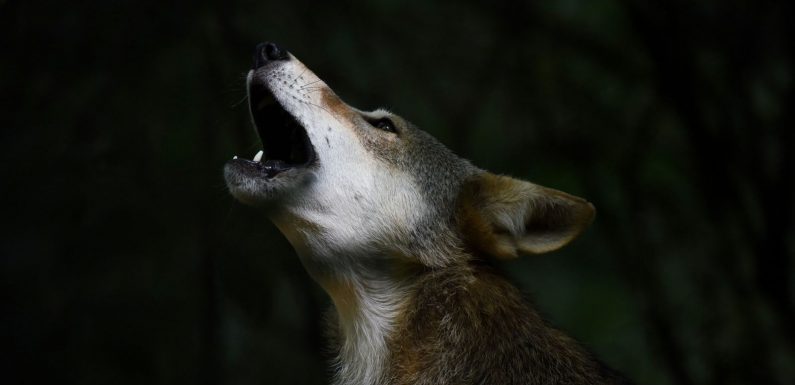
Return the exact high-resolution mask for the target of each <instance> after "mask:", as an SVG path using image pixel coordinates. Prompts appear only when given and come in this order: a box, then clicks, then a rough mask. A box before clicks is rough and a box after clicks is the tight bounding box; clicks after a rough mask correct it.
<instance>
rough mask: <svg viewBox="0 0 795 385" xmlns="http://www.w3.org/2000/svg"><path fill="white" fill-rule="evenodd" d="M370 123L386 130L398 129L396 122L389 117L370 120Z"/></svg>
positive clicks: (395, 130)
mask: <svg viewBox="0 0 795 385" xmlns="http://www.w3.org/2000/svg"><path fill="white" fill-rule="evenodd" d="M370 124H372V125H373V127H375V128H378V129H381V130H384V131H388V132H397V129H395V123H392V121H391V120H389V119H388V118H381V119H378V120H376V121H373V122H370Z"/></svg>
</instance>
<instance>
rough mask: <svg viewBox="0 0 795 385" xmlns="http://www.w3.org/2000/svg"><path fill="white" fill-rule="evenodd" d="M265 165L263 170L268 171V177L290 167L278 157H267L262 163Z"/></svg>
mask: <svg viewBox="0 0 795 385" xmlns="http://www.w3.org/2000/svg"><path fill="white" fill-rule="evenodd" d="M262 164H263V165H264V166H265V172H267V173H268V176H269V177H272V176H274V175H276V174H278V173H280V172H282V171H284V170H287V169H288V168H290V167H289V166H288V164H287V162H285V161H283V160H279V159H268V160H266V161H265V162H263V163H262Z"/></svg>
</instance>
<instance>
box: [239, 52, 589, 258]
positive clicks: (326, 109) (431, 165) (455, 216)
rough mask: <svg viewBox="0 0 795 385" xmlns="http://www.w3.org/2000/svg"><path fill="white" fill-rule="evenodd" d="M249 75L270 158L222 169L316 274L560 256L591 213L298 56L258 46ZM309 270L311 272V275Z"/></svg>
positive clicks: (253, 110)
mask: <svg viewBox="0 0 795 385" xmlns="http://www.w3.org/2000/svg"><path fill="white" fill-rule="evenodd" d="M254 63H255V64H254V68H253V69H252V70H251V71H249V73H248V76H247V90H248V99H249V107H250V111H251V116H252V120H253V123H254V126H255V127H256V129H257V132H258V134H259V137H260V139H261V141H262V145H263V150H264V156H263V155H262V154H258V155H257V156H255V159H253V160H247V159H242V158H236V159H233V160H231V161H229V162H228V163H227V164H226V166H225V170H224V174H225V178H226V181H227V185H228V187H229V190H230V192H231V193H232V195H234V196H235V197H236V198H237V199H238V200H240V201H241V202H244V203H247V204H251V205H256V206H262V207H265V208H266V211H267V212H268V215H269V216H270V218H271V219H272V220H273V221H274V223H275V224H276V225H277V226H278V227H279V229H280V230H281V231H282V232H283V233H284V234H285V235H286V236H287V238H288V239H289V240H290V242H291V243H292V244H293V246H294V247H295V248H296V250H297V251H298V253H299V255H301V257H302V259H303V260H304V261H305V262H306V261H310V262H311V263H310V265H311V266H312V268H311V269H310V270H315V272H317V273H321V274H322V273H324V272H325V273H328V272H333V271H335V270H337V269H341V268H349V267H350V266H353V265H357V266H367V265H383V264H385V263H386V264H391V263H394V264H400V265H402V264H405V265H419V266H426V267H442V266H446V265H449V264H453V263H460V262H462V261H465V260H467V259H471V258H481V257H487V256H490V257H496V258H511V257H515V256H517V255H518V254H520V253H531V254H534V253H544V252H548V251H552V250H555V249H557V248H559V247H562V246H563V245H565V244H566V243H568V242H570V241H571V240H572V239H574V238H575V237H576V236H577V235H579V234H580V232H582V230H584V229H585V228H586V227H587V225H588V224H589V223H590V222H591V220H592V218H593V216H594V209H593V206H592V205H591V204H590V203H588V202H587V201H585V200H583V199H580V198H577V197H574V196H571V195H568V194H566V193H563V192H560V191H556V190H553V189H549V188H545V187H541V186H539V185H535V184H532V183H530V182H525V181H521V180H517V179H513V178H510V177H506V176H499V175H494V174H491V173H488V172H486V171H483V170H481V169H478V168H477V167H475V166H473V165H472V164H470V163H469V162H468V161H466V160H464V159H462V158H459V157H458V156H456V155H455V154H453V153H452V152H451V151H449V150H448V149H447V148H446V147H445V146H443V145H442V144H440V143H439V142H438V141H436V140H435V139H434V138H433V137H431V136H430V135H428V134H427V133H425V132H424V131H422V130H420V129H418V128H417V127H415V126H414V125H412V124H411V123H409V122H408V121H407V120H405V119H403V118H402V117H400V116H397V115H395V114H393V113H391V112H389V111H385V110H375V111H361V110H358V109H356V108H354V107H351V106H349V105H347V104H345V102H343V101H342V100H341V99H340V98H339V97H338V96H337V95H336V94H335V93H334V92H333V91H332V90H331V88H329V86H328V85H327V84H326V83H325V82H324V81H323V80H321V79H320V78H318V77H317V75H315V74H314V73H313V72H312V71H310V70H309V69H308V68H307V67H306V66H304V64H302V63H301V62H300V61H298V60H297V59H296V58H295V57H294V56H293V55H291V54H290V53H288V52H287V51H285V50H283V49H281V48H279V47H278V46H276V45H275V44H272V43H264V44H261V45H260V46H258V48H257V50H256V52H255V60H254ZM310 272H312V271H310Z"/></svg>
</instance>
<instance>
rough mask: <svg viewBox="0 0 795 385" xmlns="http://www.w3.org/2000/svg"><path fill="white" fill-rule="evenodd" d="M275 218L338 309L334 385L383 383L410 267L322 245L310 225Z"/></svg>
mask: <svg viewBox="0 0 795 385" xmlns="http://www.w3.org/2000/svg"><path fill="white" fill-rule="evenodd" d="M278 219H279V218H277V220H274V223H275V224H276V225H277V227H279V229H280V230H281V231H282V233H283V234H284V235H285V236H286V237H287V239H288V240H289V241H290V243H291V244H292V245H293V247H294V248H295V250H296V252H297V254H298V256H299V258H300V259H301V263H302V264H303V265H304V268H305V269H306V270H307V272H308V273H309V275H310V276H311V277H312V278H313V279H314V280H315V281H316V282H318V283H319V284H320V285H321V286H322V287H323V289H324V290H325V291H326V292H327V293H328V294H329V296H330V297H331V300H332V301H333V303H334V307H335V309H336V313H337V325H336V326H337V328H338V329H337V330H334V331H333V332H334V333H333V334H336V335H337V336H338V338H337V340H338V341H337V342H338V345H339V353H338V356H337V357H336V360H335V367H336V370H337V375H336V380H335V384H336V385H354V384H355V385H377V384H382V383H384V382H385V379H384V372H385V367H386V363H387V360H388V359H389V355H388V349H387V343H388V340H389V338H390V334H391V333H392V331H393V330H394V328H395V325H396V323H397V320H398V318H399V315H400V314H401V311H402V310H403V307H404V304H405V303H406V301H407V298H408V293H407V292H408V290H409V287H410V281H409V279H408V278H403V277H408V276H410V274H409V272H410V269H408V268H406V267H405V266H397V265H395V263H393V262H390V261H391V259H390V258H388V257H386V256H383V255H370V254H367V255H363V254H365V253H364V252H361V251H360V252H358V253H357V252H350V251H348V252H343V251H342V250H333V248H332V247H326V246H327V243H326V242H324V241H323V240H322V239H320V238H318V237H316V234H317V233H318V231H314V229H313V228H312V226H311V225H306V224H305V223H301V226H296V225H295V223H296V221H295V220H294V219H293V220H291V221H289V222H287V221H283V220H278Z"/></svg>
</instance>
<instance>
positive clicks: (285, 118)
mask: <svg viewBox="0 0 795 385" xmlns="http://www.w3.org/2000/svg"><path fill="white" fill-rule="evenodd" d="M249 109H250V111H251V116H252V119H253V121H254V126H255V127H256V129H257V134H258V135H259V138H260V141H261V142H262V151H260V152H258V153H257V154H256V155H255V156H254V159H252V160H248V159H242V158H237V157H236V158H235V159H236V160H237V161H239V162H242V163H245V164H247V165H248V166H250V167H254V168H255V169H256V170H257V171H259V172H260V173H262V174H263V175H264V176H265V177H267V178H273V177H275V176H276V175H279V174H281V173H283V172H285V171H288V170H291V169H296V168H302V167H307V166H309V165H311V164H312V163H313V162H314V161H315V150H314V148H313V147H312V142H310V140H309V136H308V135H307V133H306V129H304V127H303V126H301V124H300V123H299V122H298V121H297V120H296V119H295V117H294V116H293V115H291V114H290V113H289V112H287V110H285V109H284V107H282V105H281V104H279V102H278V101H277V100H276V98H275V97H274V96H273V94H272V93H271V91H270V90H269V89H268V87H267V86H265V85H264V84H261V83H258V82H256V80H252V82H251V83H250V84H249Z"/></svg>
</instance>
